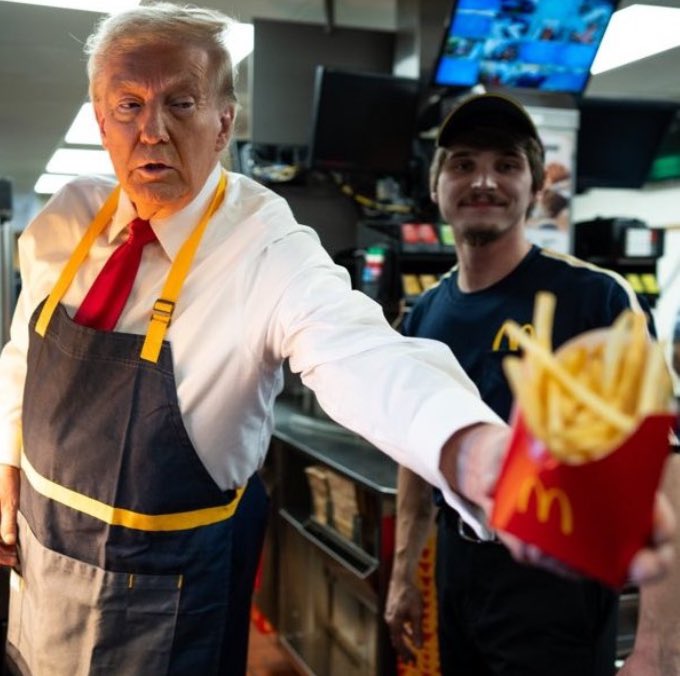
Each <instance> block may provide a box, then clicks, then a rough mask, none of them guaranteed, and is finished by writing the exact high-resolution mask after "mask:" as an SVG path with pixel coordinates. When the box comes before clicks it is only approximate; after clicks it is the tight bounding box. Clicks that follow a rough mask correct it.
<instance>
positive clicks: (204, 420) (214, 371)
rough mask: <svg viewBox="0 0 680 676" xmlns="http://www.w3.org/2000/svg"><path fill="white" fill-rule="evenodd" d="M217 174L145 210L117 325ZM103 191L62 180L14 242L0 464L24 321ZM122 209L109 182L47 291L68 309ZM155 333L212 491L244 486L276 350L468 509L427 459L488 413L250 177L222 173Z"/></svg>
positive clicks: (142, 313) (267, 423)
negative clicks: (15, 291) (97, 222)
mask: <svg viewBox="0 0 680 676" xmlns="http://www.w3.org/2000/svg"><path fill="white" fill-rule="evenodd" d="M219 172H220V167H219V166H216V167H215V170H214V171H213V172H212V173H211V175H210V177H209V179H208V181H207V182H206V185H205V186H204V187H203V190H202V191H201V192H200V194H199V195H198V196H197V197H196V199H194V200H193V201H192V202H191V203H190V204H189V205H188V206H186V207H185V208H184V209H182V210H181V211H179V212H178V213H176V214H173V215H172V216H170V217H168V218H163V219H152V220H151V226H152V228H153V230H154V232H155V233H156V235H157V237H158V243H154V244H150V245H147V246H146V247H145V250H144V254H143V258H142V263H141V266H140V270H139V272H138V274H137V278H136V280H135V284H134V287H133V289H132V293H131V295H130V298H129V300H128V302H127V305H126V307H125V309H124V310H123V313H122V315H121V318H120V320H119V322H118V324H117V326H116V330H118V331H124V332H128V333H136V334H144V333H145V332H146V330H147V325H148V319H149V313H150V310H151V306H152V305H153V302H154V300H155V299H156V298H158V297H159V296H160V294H161V289H162V286H163V284H164V282H165V279H166V277H167V274H168V271H169V269H170V265H171V263H172V261H173V259H174V258H175V256H176V255H177V252H178V250H179V248H180V247H181V245H182V244H183V242H184V241H185V239H186V238H187V236H188V235H189V233H190V232H191V231H192V229H193V228H194V227H195V225H196V223H197V222H198V219H199V218H200V216H201V214H202V213H203V211H204V210H205V208H206V206H207V204H208V203H209V201H210V198H211V197H212V194H213V192H214V190H215V188H216V185H217V181H218V179H219ZM112 188H113V184H112V183H111V182H110V181H109V180H106V179H102V178H78V179H75V180H74V181H73V182H71V183H70V184H68V185H67V186H66V187H65V188H63V189H62V190H61V191H60V192H59V193H57V194H56V195H54V196H53V197H52V199H51V200H50V201H49V202H48V204H47V206H46V207H45V208H44V209H43V211H42V212H41V213H40V214H39V215H38V216H37V217H36V218H35V220H34V221H33V222H32V223H31V224H30V225H29V226H28V227H27V228H26V230H25V231H24V232H23V233H22V235H21V237H20V239H19V260H20V265H21V274H22V280H23V288H22V291H21V294H20V297H19V301H18V304H17V308H16V311H15V315H14V318H13V321H12V328H11V340H10V342H9V343H8V344H7V345H6V346H5V348H4V350H3V352H2V356H1V357H0V392H1V393H2V395H1V397H0V462H3V463H8V464H12V465H18V464H19V462H20V449H19V434H18V430H19V426H20V418H21V400H22V395H23V386H24V378H25V371H26V353H27V349H28V321H29V319H30V317H31V315H32V314H33V312H34V310H35V308H36V307H37V306H38V304H39V303H40V302H41V301H42V300H43V299H44V298H45V297H46V296H47V295H48V294H49V293H50V291H51V290H52V287H53V285H54V283H55V281H56V279H57V277H58V275H59V273H60V271H61V269H62V268H63V266H64V265H65V264H66V262H67V260H68V259H69V257H70V255H71V253H72V252H73V250H74V248H75V246H76V245H77V243H78V242H79V241H80V239H81V237H82V236H83V233H84V232H85V230H86V228H87V227H88V225H89V224H90V222H91V220H92V219H93V217H94V216H95V214H96V213H97V211H98V210H99V208H100V206H101V205H102V203H103V201H104V199H105V198H106V196H107V195H108V194H109V193H110V191H111V189H112ZM136 215H137V214H136V212H135V209H134V206H133V204H132V203H131V202H130V199H129V198H128V197H127V195H125V194H124V193H123V192H122V191H121V197H120V199H119V204H118V208H117V210H116V212H115V215H114V217H113V219H112V222H111V225H110V227H108V228H107V229H105V230H104V232H103V233H102V234H101V235H100V237H99V238H98V239H97V241H96V242H95V244H94V245H93V247H92V249H91V250H90V255H89V257H88V258H87V259H86V261H85V262H84V263H83V265H82V266H81V268H80V269H79V270H78V273H77V274H76V277H75V279H74V281H73V283H72V284H71V287H70V288H69V289H68V291H67V292H66V294H65V296H64V298H63V300H62V302H63V304H64V305H65V307H66V309H67V311H68V312H69V314H70V315H71V316H73V314H74V313H75V311H76V309H77V308H78V307H79V305H80V303H81V301H82V300H83V298H84V296H85V294H86V293H87V291H88V290H89V288H90V286H91V285H92V283H93V281H94V279H95V277H96V276H97V274H98V273H99V271H100V269H101V268H102V266H103V265H104V263H105V261H106V260H107V259H108V257H109V256H110V255H111V253H112V252H113V251H114V250H115V248H116V247H117V246H118V245H119V244H120V243H121V242H122V241H123V240H124V238H125V236H126V232H125V229H126V226H127V224H128V223H129V222H130V221H131V220H132V219H133V218H134V217H136ZM166 340H168V341H169V342H170V343H171V345H172V354H173V362H174V369H175V378H176V383H177V395H178V399H179V405H180V409H181V412H182V416H183V420H184V424H185V426H186V429H187V431H188V434H189V437H190V438H191V440H192V442H193V444H194V446H195V448H196V451H197V453H198V455H199V457H200V458H201V460H202V462H203V463H204V465H205V467H206V469H207V470H208V472H209V473H210V474H211V476H212V477H213V478H214V480H215V481H216V483H217V484H218V485H219V486H220V488H222V489H227V488H232V487H235V486H239V485H243V484H244V483H245V482H246V481H247V479H248V478H249V477H250V476H251V475H252V474H253V472H255V470H257V469H258V468H259V467H260V466H261V465H262V462H263V459H264V456H265V453H266V451H267V448H268V445H269V441H270V436H271V433H272V428H273V404H274V400H275V398H276V396H277V395H278V394H279V392H280V391H281V388H282V383H283V376H282V362H283V361H284V360H285V359H287V358H288V359H289V360H290V362H289V363H290V367H291V370H292V371H294V372H298V373H300V375H301V378H302V381H303V382H304V383H305V384H306V385H307V386H308V387H310V388H311V389H312V390H314V392H315V393H316V396H317V398H318V400H319V402H320V404H321V406H322V407H323V408H324V409H325V411H326V412H327V413H328V414H329V415H330V416H331V417H332V418H333V419H335V420H336V421H337V422H338V423H340V424H341V425H344V426H345V427H348V428H350V429H352V430H353V431H355V432H356V433H358V434H359V435H361V436H363V437H364V438H366V439H367V440H368V441H370V442H371V443H372V444H374V445H375V446H377V447H378V448H380V449H382V450H383V451H385V452H386V453H387V454H388V455H390V456H391V457H392V458H393V459H394V460H396V461H397V462H398V463H401V464H404V465H406V466H408V467H410V468H411V469H413V470H414V471H415V472H417V473H418V474H420V475H421V476H423V477H424V478H425V479H426V480H427V481H429V482H430V483H431V484H433V485H435V486H438V487H440V488H441V489H442V490H443V492H444V494H445V496H446V498H447V500H448V501H449V502H450V503H451V504H452V505H453V506H454V507H456V508H458V509H462V510H463V511H464V512H466V513H467V512H468V510H467V508H466V506H465V504H464V503H463V502H462V501H461V500H460V499H459V498H458V497H457V496H456V495H455V494H453V493H452V492H451V491H450V490H449V489H448V486H447V484H446V481H445V479H444V478H443V476H442V475H441V473H440V471H439V469H438V466H439V456H440V451H441V447H442V445H443V443H444V442H445V441H446V440H447V439H448V438H449V437H450V436H451V434H452V433H453V432H454V431H456V430H457V429H460V428H462V427H464V426H467V425H470V424H473V423H477V422H495V423H500V419H499V418H498V417H497V416H496V415H495V414H494V413H493V412H492V411H491V410H490V409H489V408H487V407H486V406H485V405H484V404H483V403H482V402H481V400H480V399H479V398H478V395H477V390H476V387H475V386H474V384H473V383H472V382H471V381H470V380H469V378H468V377H467V376H466V375H465V373H464V371H463V370H462V368H461V367H460V366H459V364H458V363H457V361H456V360H455V359H454V358H453V356H452V355H451V353H450V351H449V349H448V348H447V347H446V346H445V345H442V344H440V343H437V342H435V341H430V340H426V339H412V338H408V339H407V338H403V337H402V336H400V335H399V334H398V333H397V332H395V331H394V330H392V329H391V328H390V327H389V325H388V324H387V323H386V322H385V320H384V317H383V315H382V311H381V308H380V306H379V305H377V304H376V303H374V302H373V301H372V300H370V299H369V298H368V297H367V296H365V295H364V294H362V293H360V292H358V291H352V290H351V287H350V283H349V275H348V274H347V272H346V271H345V270H344V268H341V267H339V266H337V265H335V264H334V263H333V261H332V260H331V258H330V257H329V256H328V254H327V253H326V252H325V251H324V249H323V248H322V247H321V244H320V242H319V239H318V237H317V235H316V233H315V232H314V231H313V230H312V229H311V228H308V227H305V226H302V225H300V224H298V223H297V222H296V221H295V218H294V217H293V214H292V212H291V211H290V209H289V207H288V205H287V203H286V202H285V200H283V199H282V198H281V197H279V196H277V195H276V194H275V193H273V192H272V191H270V190H268V189H267V188H265V187H264V186H262V185H260V184H258V183H256V182H254V181H252V180H251V179H249V178H247V177H245V176H241V175H239V174H234V173H230V174H229V181H228V187H227V194H226V197H225V200H224V202H223V203H222V205H221V207H220V208H219V209H218V211H217V212H216V213H215V215H214V216H213V218H212V220H211V221H210V223H209V225H208V228H207V230H206V232H205V234H204V236H203V239H202V241H201V244H200V246H199V249H198V251H197V253H196V257H195V259H194V262H193V265H192V268H191V270H190V272H189V274H188V276H187V278H186V281H185V283H184V286H183V288H182V291H181V294H180V297H179V300H178V303H177V306H176V308H175V313H174V315H173V320H172V323H171V325H170V327H169V329H168V332H167V335H166ZM104 385H105V384H104ZM471 521H474V519H471Z"/></svg>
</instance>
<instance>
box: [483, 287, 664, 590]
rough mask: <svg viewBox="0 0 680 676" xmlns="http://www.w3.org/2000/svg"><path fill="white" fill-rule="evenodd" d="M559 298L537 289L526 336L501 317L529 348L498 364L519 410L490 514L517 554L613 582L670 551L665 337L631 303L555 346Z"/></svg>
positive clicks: (649, 574) (636, 574) (638, 575)
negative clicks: (654, 334) (664, 476)
mask: <svg viewBox="0 0 680 676" xmlns="http://www.w3.org/2000/svg"><path fill="white" fill-rule="evenodd" d="M554 306H555V299H554V298H553V297H552V296H550V295H546V294H539V295H538V296H537V299H536V304H535V308H534V321H533V327H534V336H533V337H531V336H528V335H527V334H526V333H525V332H524V331H523V330H521V329H520V327H519V326H518V325H517V324H514V323H508V324H507V325H506V333H507V335H508V336H509V337H510V338H511V339H512V340H514V341H515V342H516V343H517V344H518V345H519V346H520V347H522V349H523V351H524V354H523V356H522V357H508V358H506V359H505V361H504V364H503V365H504V368H505V370H506V373H507V376H508V380H509V382H510V386H511V389H512V390H513V391H514V393H515V396H516V399H517V415H516V416H515V418H514V422H513V438H512V441H511V443H510V448H509V450H508V454H507V456H506V458H505V461H504V464H503V468H502V469H501V473H500V476H499V478H498V482H497V483H496V486H495V489H494V506H493V511H492V514H491V525H492V526H493V527H494V528H496V529H497V530H498V531H501V532H502V533H503V536H502V538H503V539H504V540H505V539H506V538H507V536H508V535H510V536H511V537H510V539H509V541H508V546H509V547H510V548H511V551H513V555H515V556H516V558H520V560H527V561H529V562H532V563H534V562H535V561H534V558H533V557H534V554H535V555H537V556H539V560H538V562H539V563H540V562H541V558H543V557H553V559H555V560H556V561H557V562H559V564H564V565H566V566H567V567H568V568H570V569H572V570H575V571H579V572H580V573H582V574H586V575H588V576H590V577H593V578H595V579H598V580H600V581H602V582H604V583H606V584H609V585H611V586H613V587H619V586H620V585H622V584H623V583H624V582H625V581H626V580H628V579H633V580H635V581H636V582H644V581H648V580H650V579H651V578H653V577H654V576H655V575H656V573H664V572H666V571H667V570H668V569H669V567H670V565H671V559H672V553H671V551H670V547H669V545H668V544H664V543H665V541H666V540H667V539H668V533H670V532H672V518H669V517H672V515H669V514H667V513H666V512H667V510H665V509H664V499H663V496H661V495H660V494H658V487H659V481H660V476H661V471H662V468H663V465H664V463H665V461H666V459H667V457H668V452H669V450H668V437H669V430H670V428H671V425H672V423H673V419H674V416H673V415H672V414H671V401H672V396H671V395H672V388H671V381H670V376H669V373H668V371H667V369H666V365H665V359H664V355H663V353H662V349H661V347H660V346H659V345H658V344H657V343H654V342H653V341H652V340H651V339H650V338H649V335H648V333H647V322H646V318H645V316H644V314H642V313H641V312H634V311H626V312H624V313H622V314H621V316H620V317H618V318H617V320H616V321H615V322H614V324H613V325H612V327H611V328H608V329H598V330H596V331H590V332H587V333H584V334H582V335H580V336H578V337H576V338H574V339H573V340H571V341H569V342H568V343H565V344H564V345H562V346H561V348H560V349H559V350H558V351H557V352H555V353H553V352H552V346H551V335H552V323H553V322H552V319H553V313H554ZM513 536H514V538H515V540H516V539H519V541H521V542H522V543H524V549H522V548H521V547H520V548H518V546H517V541H515V542H514V543H513V539H512V538H513ZM527 543H528V544H529V545H532V546H533V548H532V547H529V548H526V544H527ZM513 544H514V545H515V546H514V548H513Z"/></svg>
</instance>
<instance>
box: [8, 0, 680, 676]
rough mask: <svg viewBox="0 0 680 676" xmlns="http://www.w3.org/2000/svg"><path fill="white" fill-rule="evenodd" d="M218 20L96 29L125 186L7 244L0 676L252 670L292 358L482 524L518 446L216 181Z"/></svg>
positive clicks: (80, 193) (105, 106) (227, 110)
mask: <svg viewBox="0 0 680 676" xmlns="http://www.w3.org/2000/svg"><path fill="white" fill-rule="evenodd" d="M228 25H229V21H228V20H227V19H226V17H223V16H222V15H220V14H218V13H216V12H210V11H205V10H199V9H191V8H187V9H183V8H180V7H176V6H174V5H171V4H159V5H154V6H150V7H139V8H136V9H134V10H130V11H129V12H125V13H122V14H119V15H116V16H113V17H110V18H107V19H105V20H104V21H103V22H102V24H101V25H100V27H99V29H98V31H97V32H96V33H95V34H94V35H93V36H92V37H91V38H90V40H89V41H88V43H87V45H86V51H87V53H88V54H89V57H90V60H89V63H88V72H89V76H90V94H91V97H92V100H93V103H94V107H95V112H96V116H97V121H98V123H99V127H100V131H101V137H102V141H103V144H104V146H105V147H106V149H107V150H108V152H109V154H110V156H111V160H112V162H113V166H114V168H115V173H116V176H117V179H118V181H119V182H120V186H115V185H114V184H112V183H111V182H110V181H108V180H106V179H100V178H80V179H76V180H75V181H73V182H72V183H71V184H69V185H68V186H67V187H66V188H64V189H63V190H62V191H61V192H59V193H58V194H56V195H55V196H54V197H53V198H52V200H50V202H49V204H48V205H47V206H46V208H45V209H44V210H43V212H41V214H39V215H38V217H37V218H36V219H35V220H34V221H33V222H32V223H31V224H30V226H29V227H28V228H27V230H26V232H25V233H24V234H23V235H22V237H21V242H20V259H21V267H22V283H23V287H22V293H21V297H20V299H19V302H18V305H17V310H16V312H15V316H14V320H13V325H12V339H11V341H10V343H9V344H8V345H7V346H6V348H5V349H4V350H3V354H2V358H1V359H0V392H2V403H1V405H0V424H1V425H2V427H1V428H0V535H2V540H3V545H2V549H1V550H0V562H1V563H3V564H5V565H11V566H12V567H13V572H12V580H11V602H10V620H9V628H8V641H7V654H8V658H9V661H8V666H9V668H10V670H11V672H12V673H21V674H34V675H36V676H37V675H43V674H59V675H63V676H78V675H81V674H102V675H104V674H106V675H107V676H109V675H111V674H125V676H134V675H140V676H141V675H145V676H147V675H149V674H153V675H154V676H157V675H160V674H172V675H177V676H180V675H188V674H202V675H208V674H239V673H240V674H242V673H244V671H245V661H244V650H245V649H246V646H245V645H243V643H244V640H243V638H242V637H243V634H244V632H243V631H239V630H238V627H237V626H236V625H239V626H240V625H241V624H242V623H244V622H247V621H248V617H247V605H248V602H249V599H250V590H251V588H252V583H253V574H254V568H255V564H256V562H257V559H258V553H259V549H260V547H261V542H262V536H261V533H262V530H263V527H264V525H263V524H264V514H265V513H266V502H265V497H264V493H263V490H262V487H261V486H260V485H259V484H258V483H257V480H256V479H254V478H253V476H254V474H255V472H256V470H257V469H258V467H259V466H260V465H261V464H262V460H263V458H264V455H265V453H266V450H267V447H268V443H269V439H270V435H271V430H272V426H273V413H272V407H273V402H274V399H275V397H276V395H277V394H278V393H279V392H280V390H281V387H282V369H281V365H282V362H283V360H284V359H289V360H290V365H291V368H292V370H293V371H295V372H299V373H300V374H301V376H302V379H303V381H304V382H305V383H306V384H307V385H308V386H309V387H311V388H312V389H313V390H314V391H315V393H316V395H317V397H318V398H319V401H320V402H321V404H322V406H323V407H324V408H325V409H326V411H327V412H328V413H329V414H330V415H331V416H332V417H333V418H334V419H335V420H336V421H338V422H339V423H341V424H343V425H346V426H348V427H350V428H351V429H353V430H354V431H356V432H357V433H359V434H361V435H363V436H365V437H366V438H367V439H369V440H370V441H372V442H373V443H374V444H376V445H377V446H378V447H380V448H382V449H383V450H385V452H388V453H389V454H390V455H391V456H392V457H393V458H394V459H395V460H397V461H399V462H401V463H405V464H407V465H408V466H410V467H411V468H412V469H414V470H415V471H417V472H418V473H419V474H421V475H422V476H423V477H424V478H425V479H427V480H428V481H429V482H430V483H432V484H433V485H436V486H438V487H439V488H440V489H441V490H442V492H443V493H444V495H445V498H446V499H447V500H450V501H451V502H452V503H453V504H454V505H455V506H456V507H457V508H458V509H459V510H460V511H461V512H462V513H463V514H466V515H467V516H468V518H469V519H470V520H471V522H473V523H475V524H477V525H478V528H479V530H480V532H481V531H483V523H482V522H483V514H482V512H481V510H480V508H479V507H477V506H476V504H477V505H479V504H481V505H483V507H484V508H485V509H486V510H488V508H489V505H490V499H489V498H488V492H489V490H490V487H491V485H492V483H493V478H494V476H495V473H496V472H497V470H498V463H499V461H500V459H501V456H502V453H503V450H504V448H505V446H506V443H507V439H508V432H507V428H506V427H505V426H503V425H502V424H500V421H499V420H498V418H497V417H496V416H495V415H494V414H493V413H492V412H491V411H490V410H489V409H488V408H487V407H486V406H484V405H483V404H482V403H481V402H480V400H479V398H478V395H477V392H476V390H475V388H474V386H473V385H472V384H471V383H470V381H469V380H468V379H467V378H466V377H465V375H464V373H462V371H461V369H460V367H459V366H458V364H457V363H456V361H455V360H454V359H453V358H452V357H451V355H450V354H448V351H447V350H445V349H439V348H438V347H437V346H435V345H430V344H426V343H424V342H421V341H417V340H406V339H404V338H402V337H400V336H398V335H397V334H396V333H395V332H394V331H392V330H391V329H390V328H389V326H388V325H387V324H386V322H385V321H384V318H383V317H382V314H381V311H380V308H379V307H378V306H377V305H376V304H374V303H372V302H371V301H370V300H368V299H367V298H364V297H363V296H361V295H359V294H355V293H354V292H352V291H351V289H350V287H349V284H348V280H347V275H346V273H345V271H343V270H341V269H339V268H337V267H336V266H334V265H333V263H332V261H331V260H330V258H329V257H328V255H327V254H326V253H325V252H324V251H323V249H322V248H321V247H320V245H319V242H318V238H317V237H316V235H315V234H314V232H313V231H312V230H310V229H309V228H306V227H304V226H301V225H299V224H298V223H296V222H295V220H294V218H293V216H292V213H291V212H290V210H289V208H288V207H287V205H286V204H285V202H284V201H283V200H282V199H280V198H279V197H278V196H276V195H274V194H273V193H272V192H271V191H269V190H267V189H266V188H264V187H262V186H260V185H259V184H257V183H255V182H254V181H251V180H250V179H248V178H246V177H244V176H239V175H237V174H233V173H230V174H227V173H226V172H224V171H223V170H222V169H221V168H220V166H219V155H220V153H221V151H222V150H223V149H224V148H225V147H226V146H227V144H228V141H229V137H230V135H231V132H232V129H233V123H234V114H235V103H234V92H233V77H232V68H231V61H230V57H229V53H228V50H227V49H226V47H225V46H224V43H223V37H224V34H225V31H226V30H227V29H228ZM358 104H359V105H360V103H358ZM123 289H125V294H121V293H120V292H121V291H122V290H123ZM149 316H150V318H149ZM19 466H20V467H21V471H20V472H19V469H18V468H19ZM19 483H20V485H19ZM454 489H455V491H454ZM462 496H465V497H464V498H463V497H462ZM19 498H20V500H19ZM475 503H476V504H475ZM17 506H18V513H17ZM662 516H663V515H662ZM662 526H668V523H667V522H665V521H664V520H663V518H662ZM661 530H663V528H662V529H661ZM508 544H509V546H511V547H513V551H515V553H516V554H517V555H518V556H521V552H522V551H524V550H523V548H522V546H521V544H520V543H517V542H515V541H511V540H508ZM641 554H642V555H644V557H645V560H646V561H647V562H648V564H647V565H646V566H645V575H647V576H651V575H654V574H656V573H658V572H659V570H660V569H662V568H665V567H666V564H665V558H664V557H665V556H666V552H665V550H664V549H663V548H656V549H654V550H651V549H650V550H646V551H644V552H642V553H641ZM546 564H547V565H549V562H548V561H546ZM244 590H245V591H246V593H243V592H244Z"/></svg>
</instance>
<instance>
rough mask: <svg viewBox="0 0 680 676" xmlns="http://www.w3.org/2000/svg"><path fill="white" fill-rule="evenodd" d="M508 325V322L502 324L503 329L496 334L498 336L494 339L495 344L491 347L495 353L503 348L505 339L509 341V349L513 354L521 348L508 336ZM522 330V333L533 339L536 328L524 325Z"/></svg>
mask: <svg viewBox="0 0 680 676" xmlns="http://www.w3.org/2000/svg"><path fill="white" fill-rule="evenodd" d="M507 324H508V322H503V324H501V328H500V329H498V331H497V332H496V336H495V338H494V339H493V344H492V345H491V349H492V350H493V351H494V352H498V351H499V350H500V349H501V346H502V345H503V338H505V339H506V340H507V343H508V348H507V349H508V350H510V351H511V352H516V351H517V348H518V347H519V345H518V344H517V341H516V340H514V339H513V338H510V337H509V336H508V333H507V328H506V326H507ZM521 328H522V331H524V333H526V334H527V335H528V336H531V337H532V338H533V336H534V327H533V326H532V325H531V324H523V325H522V327H521Z"/></svg>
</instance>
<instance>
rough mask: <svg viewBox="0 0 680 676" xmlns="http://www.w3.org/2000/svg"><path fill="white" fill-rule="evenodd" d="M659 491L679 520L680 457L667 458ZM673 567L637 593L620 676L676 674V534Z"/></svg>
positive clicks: (679, 571)
mask: <svg viewBox="0 0 680 676" xmlns="http://www.w3.org/2000/svg"><path fill="white" fill-rule="evenodd" d="M663 490H664V492H665V493H666V495H667V496H668V498H669V499H670V501H671V503H672V505H673V509H674V512H675V515H676V518H678V517H680V455H677V454H676V455H673V456H672V457H671V458H669V461H668V463H667V465H666V471H665V474H664V483H663ZM675 550H676V563H675V565H674V566H673V567H672V569H671V571H670V573H669V575H668V577H666V578H665V579H664V580H662V581H661V582H658V583H656V584H652V585H647V586H645V587H643V588H642V590H641V591H640V612H639V616H638V629H637V634H636V636H635V646H634V648H633V653H632V655H631V656H630V657H629V658H628V659H627V660H626V663H625V665H624V666H623V668H622V669H621V671H620V672H619V674H620V676H638V675H639V674H644V676H670V675H671V674H680V565H678V556H679V555H680V531H678V530H677V529H676V531H675Z"/></svg>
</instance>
